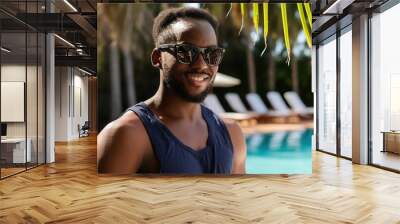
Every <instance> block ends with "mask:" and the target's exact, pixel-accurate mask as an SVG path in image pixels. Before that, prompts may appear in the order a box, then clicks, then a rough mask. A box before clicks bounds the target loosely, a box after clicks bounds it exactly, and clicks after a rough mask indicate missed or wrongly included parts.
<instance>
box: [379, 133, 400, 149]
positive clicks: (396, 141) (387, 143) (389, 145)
mask: <svg viewBox="0 0 400 224" xmlns="http://www.w3.org/2000/svg"><path fill="white" fill-rule="evenodd" d="M381 133H382V134H383V150H382V152H393V153H397V154H400V131H382V132H381Z"/></svg>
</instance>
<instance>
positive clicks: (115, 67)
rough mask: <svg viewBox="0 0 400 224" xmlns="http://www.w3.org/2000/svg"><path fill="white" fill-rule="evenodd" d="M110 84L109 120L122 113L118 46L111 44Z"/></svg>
mask: <svg viewBox="0 0 400 224" xmlns="http://www.w3.org/2000/svg"><path fill="white" fill-rule="evenodd" d="M110 70H111V71H110V82H111V98H110V100H111V103H110V105H111V108H110V111H111V115H110V116H111V119H112V120H114V119H116V118H117V117H118V116H119V115H120V113H121V112H122V98H121V73H120V59H119V48H118V45H117V44H116V43H115V42H113V43H112V44H111V46H110Z"/></svg>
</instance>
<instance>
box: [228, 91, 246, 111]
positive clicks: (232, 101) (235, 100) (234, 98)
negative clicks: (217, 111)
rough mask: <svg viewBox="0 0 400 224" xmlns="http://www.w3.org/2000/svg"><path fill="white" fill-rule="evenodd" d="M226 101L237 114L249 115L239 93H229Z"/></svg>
mask: <svg viewBox="0 0 400 224" xmlns="http://www.w3.org/2000/svg"><path fill="white" fill-rule="evenodd" d="M225 99H226V101H227V102H228V104H229V106H230V107H231V108H232V110H234V111H235V112H237V113H249V112H250V111H248V110H247V109H246V107H245V106H244V104H243V102H242V100H241V99H240V97H239V95H238V94H237V93H227V94H225Z"/></svg>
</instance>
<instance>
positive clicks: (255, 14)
mask: <svg viewBox="0 0 400 224" xmlns="http://www.w3.org/2000/svg"><path fill="white" fill-rule="evenodd" d="M258 21H259V15H258V3H253V23H254V28H255V29H256V33H257V35H258Z"/></svg>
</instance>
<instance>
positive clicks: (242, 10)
mask: <svg viewBox="0 0 400 224" xmlns="http://www.w3.org/2000/svg"><path fill="white" fill-rule="evenodd" d="M245 11H246V7H245V5H244V3H240V13H241V14H242V25H241V26H240V30H239V35H240V33H241V32H242V30H243V27H244V17H245Z"/></svg>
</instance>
